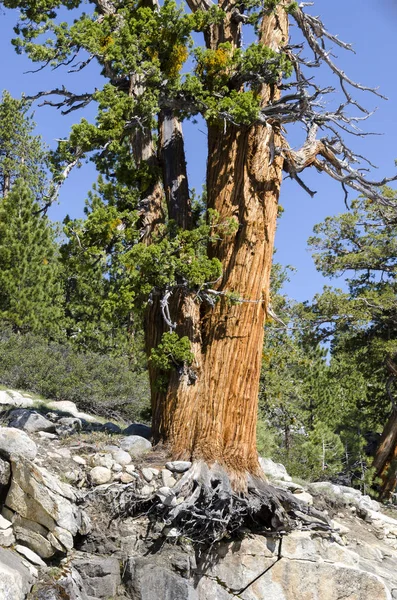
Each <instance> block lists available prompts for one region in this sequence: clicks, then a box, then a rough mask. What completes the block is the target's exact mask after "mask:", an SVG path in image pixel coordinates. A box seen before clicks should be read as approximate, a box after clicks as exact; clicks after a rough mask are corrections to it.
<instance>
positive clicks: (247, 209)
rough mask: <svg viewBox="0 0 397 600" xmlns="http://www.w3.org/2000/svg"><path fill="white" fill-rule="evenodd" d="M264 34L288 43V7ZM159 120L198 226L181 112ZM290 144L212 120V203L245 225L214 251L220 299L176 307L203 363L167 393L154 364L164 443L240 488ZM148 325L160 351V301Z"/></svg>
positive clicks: (172, 381)
mask: <svg viewBox="0 0 397 600" xmlns="http://www.w3.org/2000/svg"><path fill="white" fill-rule="evenodd" d="M229 25H230V21H229ZM239 38H240V32H239V29H238V28H237V27H236V26H235V24H232V25H230V29H229V30H227V31H224V32H223V34H222V35H220V34H219V32H216V35H213V36H208V39H209V41H208V42H207V43H208V44H209V45H211V47H213V48H214V45H215V47H216V44H217V43H218V40H221V41H222V40H224V39H228V40H232V41H234V43H235V44H236V45H238V43H239ZM214 40H215V41H214ZM261 41H262V43H264V44H266V45H268V46H271V47H272V48H273V49H276V48H279V47H280V46H281V45H282V44H284V43H287V41H288V18H287V15H286V12H285V11H284V10H283V9H282V8H281V7H279V8H278V9H277V10H276V11H275V12H272V13H271V14H269V15H268V16H265V17H264V19H263V23H262V34H261ZM260 94H261V98H262V104H263V105H266V104H267V103H268V102H269V101H273V100H276V99H277V98H278V97H279V95H278V90H277V88H276V87H273V86H267V85H266V86H263V89H262V90H261V91H260ZM170 119H171V120H170ZM159 127H160V135H159V143H160V156H161V157H162V160H163V178H164V188H165V194H166V198H167V204H168V213H169V217H170V218H173V219H174V220H176V221H177V222H178V224H179V225H180V226H181V227H184V228H186V227H187V228H188V227H189V223H188V212H189V211H188V210H184V209H181V206H183V205H184V204H185V206H186V202H188V198H187V197H186V196H187V195H188V191H187V179H186V173H185V163H184V159H183V154H182V155H181V152H183V147H181V144H182V143H183V138H182V134H181V129H180V126H179V124H178V126H177V125H176V123H175V122H174V132H173V134H172V137H173V144H170V143H169V141H168V143H167V139H168V140H169V136H170V131H171V129H172V115H169V114H168V115H161V117H160V119H159ZM280 145H281V138H280V134H279V131H278V129H277V127H276V126H274V127H272V126H270V125H267V126H263V125H255V126H251V127H237V126H234V125H232V124H226V123H225V124H223V123H221V124H210V125H209V126H208V165H207V194H208V208H209V209H213V210H215V211H217V213H218V214H219V217H220V222H221V223H223V222H224V223H229V222H230V221H234V222H235V223H236V226H237V228H236V230H235V231H234V232H233V233H229V234H228V233H225V234H224V237H223V238H222V239H221V240H219V241H218V242H216V243H214V244H212V245H211V246H210V248H209V254H210V256H211V257H217V258H218V259H219V260H220V261H221V263H222V266H223V274H222V278H221V280H220V281H218V282H217V283H216V284H215V285H214V296H215V297H216V298H217V299H218V301H217V302H216V304H215V306H209V305H201V307H200V306H199V304H198V303H197V301H196V300H195V298H194V297H188V298H186V297H183V296H182V295H179V294H178V293H177V292H174V298H173V302H172V305H171V304H170V311H171V317H172V320H175V321H176V323H177V328H176V331H177V333H178V334H179V335H188V336H189V338H190V340H191V344H192V350H193V353H194V356H195V359H194V362H193V364H192V365H191V367H190V368H186V369H184V370H183V371H181V372H177V371H176V370H175V371H173V372H172V373H171V375H170V378H169V382H168V387H167V390H164V391H159V389H158V385H157V382H156V376H158V373H156V372H155V371H154V370H153V368H151V383H152V408H153V430H154V436H155V440H156V441H163V442H165V443H167V444H168V446H169V449H170V452H171V455H172V456H173V457H174V458H179V459H190V460H196V461H198V460H203V461H205V462H206V463H207V464H214V463H218V464H220V465H221V466H223V467H225V468H226V470H227V472H228V473H229V476H230V477H231V479H232V481H233V482H234V487H235V489H240V490H244V488H245V487H246V481H247V474H259V472H260V471H259V466H258V458H257V450H256V420H257V398H258V385H259V377H260V369H261V355H262V345H263V330H264V323H265V318H266V307H267V303H268V300H269V283H270V270H271V265H272V255H273V247H274V236H275V230H276V219H277V204H278V197H279V191H280V184H281V179H282V166H283V159H282V158H281V157H276V158H274V152H273V150H274V147H275V146H280ZM171 147H172V153H169V152H168V158H167V149H168V150H169V149H170V148H171ZM181 156H182V158H181ZM167 160H170V161H172V164H169V163H167ZM172 194H174V197H172ZM184 196H185V197H184ZM229 295H233V296H234V297H235V298H238V300H237V301H235V302H233V301H231V300H230V299H229ZM146 322H147V336H146V339H147V343H148V350H150V348H152V347H153V346H155V345H156V343H158V342H159V339H160V337H161V334H162V332H163V331H164V330H165V329H166V328H165V325H164V320H163V319H162V317H161V314H160V310H159V306H158V304H156V303H153V304H152V305H151V307H150V308H149V313H148V318H147V321H146Z"/></svg>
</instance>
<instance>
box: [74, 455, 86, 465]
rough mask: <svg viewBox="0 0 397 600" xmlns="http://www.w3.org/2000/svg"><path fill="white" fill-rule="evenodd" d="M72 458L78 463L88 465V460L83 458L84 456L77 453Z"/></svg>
mask: <svg viewBox="0 0 397 600" xmlns="http://www.w3.org/2000/svg"><path fill="white" fill-rule="evenodd" d="M72 460H74V462H75V463H77V464H78V465H82V466H84V465H86V464H87V461H86V460H85V458H83V457H82V456H78V455H77V454H76V455H75V456H72Z"/></svg>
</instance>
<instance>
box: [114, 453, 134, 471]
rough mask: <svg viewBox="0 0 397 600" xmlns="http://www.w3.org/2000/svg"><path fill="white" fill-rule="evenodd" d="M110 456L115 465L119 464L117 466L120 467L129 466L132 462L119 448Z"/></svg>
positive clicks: (128, 455)
mask: <svg viewBox="0 0 397 600" xmlns="http://www.w3.org/2000/svg"><path fill="white" fill-rule="evenodd" d="M112 456H113V460H115V461H116V462H117V463H119V465H122V466H123V467H125V466H126V465H129V464H130V463H131V461H132V458H131V455H130V454H128V452H126V451H125V450H121V449H120V448H117V450H116V451H114V452H112Z"/></svg>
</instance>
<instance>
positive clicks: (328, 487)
mask: <svg viewBox="0 0 397 600" xmlns="http://www.w3.org/2000/svg"><path fill="white" fill-rule="evenodd" d="M309 488H310V489H313V490H314V491H316V492H320V493H324V494H326V493H329V494H335V495H337V496H338V495H339V494H340V493H341V488H340V486H339V485H335V484H333V483H331V482H330V481H316V482H315V483H311V484H310V486H309Z"/></svg>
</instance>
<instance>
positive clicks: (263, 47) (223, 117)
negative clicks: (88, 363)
mask: <svg viewBox="0 0 397 600" xmlns="http://www.w3.org/2000/svg"><path fill="white" fill-rule="evenodd" d="M3 4H4V6H6V7H9V8H18V9H19V10H20V17H21V20H20V23H19V25H18V26H17V29H16V31H17V36H18V37H17V39H16V40H15V41H14V44H15V46H16V48H17V51H18V52H26V53H27V54H28V55H29V56H30V58H31V59H32V60H33V61H35V62H37V63H39V65H41V66H45V65H49V66H52V67H59V66H61V65H69V69H70V70H80V71H81V70H82V69H84V68H85V66H87V65H88V64H90V63H95V62H96V63H97V64H99V66H100V69H101V74H102V76H103V77H104V78H105V79H106V81H105V83H104V85H102V82H98V85H99V86H100V87H98V89H94V90H87V91H86V92H84V93H73V91H71V89H70V88H69V82H66V81H65V86H64V87H62V88H56V89H52V90H45V91H43V92H42V93H40V94H38V96H40V97H44V98H45V100H44V101H45V102H46V103H47V104H52V105H54V106H57V107H58V108H61V109H62V110H63V111H64V112H69V113H70V112H71V111H75V110H77V109H79V108H83V107H84V106H87V105H88V104H90V103H96V104H97V107H98V112H97V117H96V121H95V122H93V123H91V122H88V121H87V120H85V119H84V118H83V119H82V120H81V121H80V123H78V124H76V125H75V126H74V127H73V128H72V131H71V134H70V136H69V138H68V139H67V140H64V141H62V142H61V143H60V146H59V149H58V166H59V183H60V182H61V181H62V178H63V177H64V176H65V175H67V173H68V172H69V171H70V169H71V168H72V167H73V165H75V164H77V163H78V162H79V161H80V160H81V159H82V158H83V157H85V156H88V155H90V156H91V158H92V160H94V161H95V163H96V165H97V167H98V169H99V171H100V172H101V173H102V174H103V175H104V177H105V178H107V180H108V181H109V183H112V182H113V181H117V185H118V186H124V188H125V193H123V201H122V209H121V213H123V212H124V211H125V210H126V208H127V209H128V211H129V213H131V212H135V216H136V218H135V222H134V223H132V222H131V219H130V217H128V218H127V219H126V221H125V223H122V224H120V225H122V226H124V225H125V227H126V228H129V227H131V226H133V227H134V230H135V232H136V235H135V236H134V235H130V237H129V240H127V241H126V244H125V246H124V250H123V252H124V257H123V263H124V268H125V271H126V272H128V274H129V282H130V286H131V291H132V294H133V296H134V297H133V299H132V303H133V304H134V306H135V307H137V308H138V309H141V310H142V312H144V318H145V337H146V348H147V352H148V355H149V357H150V358H151V360H150V378H151V388H152V411H153V432H154V439H155V441H156V442H164V443H166V444H167V446H168V448H169V451H170V454H171V455H172V456H173V458H184V459H190V460H192V461H193V466H192V469H191V471H190V472H189V473H188V475H187V476H186V477H185V478H183V480H182V483H181V484H179V486H178V487H177V488H176V489H175V493H176V494H179V493H180V494H181V497H182V496H183V498H185V500H184V501H183V502H182V503H181V504H178V505H177V506H176V507H171V508H170V509H169V513H170V514H169V515H168V517H169V519H170V521H173V522H175V523H177V524H178V526H180V527H181V528H182V529H183V530H184V531H185V532H188V533H189V534H190V535H193V536H194V534H195V532H197V530H198V529H199V530H200V535H202V536H204V538H206V539H208V538H209V537H211V535H212V534H213V533H214V531H215V532H216V531H218V533H219V532H221V533H222V532H223V531H225V530H227V529H233V528H236V527H237V526H238V525H239V524H241V523H242V522H249V520H250V518H252V517H254V519H257V520H258V521H262V522H265V523H267V525H269V526H271V527H276V526H277V524H280V523H284V524H285V523H286V521H288V518H287V516H286V512H285V511H288V510H290V509H291V511H292V508H291V507H292V504H288V502H286V501H285V498H284V500H283V499H282V497H281V496H280V494H279V493H278V492H275V491H272V490H271V488H269V487H267V486H266V485H265V484H264V483H263V480H262V479H261V470H260V467H259V464H258V458H257V451H256V445H255V432H256V414H257V396H258V382H259V376H260V367H261V349H262V342H263V325H264V322H265V317H266V313H267V310H268V301H269V277H270V269H271V262H272V255H273V241H274V234H275V228H276V219H277V203H278V197H279V192H280V186H281V182H282V176H283V172H286V173H287V174H288V175H289V176H290V177H292V178H293V179H294V180H295V181H296V182H297V183H298V184H299V185H302V186H303V187H304V188H305V189H306V190H307V191H308V192H309V193H310V194H313V192H312V191H311V190H309V189H308V187H307V186H306V184H305V183H304V181H303V180H302V177H301V174H302V172H303V171H304V170H305V169H307V168H309V167H311V166H313V167H315V168H316V169H317V170H319V171H320V172H323V173H326V174H328V175H329V176H331V177H332V178H334V179H336V180H337V181H339V182H341V184H342V185H343V186H344V187H345V188H346V189H347V188H348V187H350V188H353V189H354V190H356V191H358V192H360V193H364V194H365V195H366V196H367V197H369V198H371V199H373V200H374V201H376V202H380V203H383V204H390V203H391V201H390V200H389V199H388V198H387V197H384V196H383V195H382V192H381V191H378V186H379V184H383V183H385V181H382V182H371V181H369V179H367V178H366V177H365V175H363V171H361V170H360V165H359V164H357V163H360V162H361V163H362V162H363V159H362V158H360V157H359V156H357V155H356V154H355V153H354V152H353V151H352V150H351V149H349V147H348V145H347V144H346V142H345V141H344V134H347V133H353V134H354V133H357V128H358V125H359V123H360V121H361V120H363V119H366V118H367V117H368V116H369V113H368V111H367V110H366V109H365V108H363V107H362V106H361V104H359V103H358V102H357V101H356V100H355V99H354V97H353V92H354V91H355V90H357V89H358V90H368V91H369V88H366V87H364V86H361V85H358V84H357V83H355V82H354V81H352V80H351V79H349V77H348V76H347V75H345V74H344V73H343V71H342V70H341V69H340V68H339V67H338V66H337V65H336V64H335V62H334V60H333V58H332V56H333V55H332V54H331V52H330V51H329V46H328V45H329V44H332V45H335V46H339V47H342V48H345V49H347V50H349V49H350V46H349V45H348V44H345V43H344V42H342V41H340V40H339V38H337V37H336V36H334V35H332V34H330V33H329V32H328V31H327V30H326V29H325V27H324V25H323V24H322V22H321V20H320V19H319V18H318V17H313V16H312V15H311V14H309V13H308V12H307V11H306V10H305V6H304V5H301V6H298V4H297V3H295V2H290V1H289V0H265V1H264V2H257V1H256V0H252V1H250V2H248V3H244V4H241V3H236V2H220V3H219V4H218V5H214V4H213V3H212V2H210V1H208V0H187V5H188V7H189V9H190V12H186V11H185V7H184V4H183V3H182V4H181V5H179V6H178V5H177V4H175V3H174V2H172V1H171V0H167V1H166V2H164V4H161V5H159V4H158V3H157V1H156V0H147V1H144V2H142V3H140V2H131V1H130V0H125V1H124V0H120V1H117V2H116V1H113V0H92V1H89V2H88V3H87V4H85V12H81V10H77V9H81V6H80V5H81V2H80V0H67V1H65V2H62V1H60V0H37V1H36V2H34V3H32V2H27V1H26V0H3ZM61 7H66V8H67V9H69V10H70V11H71V13H72V16H74V17H75V19H74V20H73V21H72V19H71V20H70V22H60V21H59V18H58V13H59V10H60V8H61ZM74 11H75V12H74ZM290 21H293V22H294V24H295V25H297V27H298V29H299V31H300V33H301V34H302V36H303V40H304V42H305V44H306V49H305V50H303V49H302V47H301V46H296V45H293V44H291V43H290V40H289V23H290ZM245 25H251V26H253V27H254V30H255V33H256V41H254V42H253V43H252V44H250V45H249V46H248V47H247V48H243V46H242V32H243V28H244V26H245ZM194 32H197V33H200V34H201V39H202V40H203V45H202V46H198V45H195V44H194V41H193V40H194V39H197V37H195V38H193V36H192V34H193V33H194ZM188 59H189V61H188ZM323 64H325V65H326V66H328V67H329V69H330V71H331V73H332V74H333V75H334V76H335V78H336V80H337V81H338V83H339V84H340V87H341V94H342V96H341V101H340V105H339V106H338V107H337V108H335V109H331V108H328V107H326V106H325V107H324V104H323V101H322V99H323V98H324V97H326V95H327V94H328V93H331V92H332V91H333V90H332V88H331V87H327V88H321V86H318V85H316V83H315V81H314V80H313V78H312V75H313V68H315V67H320V66H321V65H323ZM184 65H185V66H184ZM189 69H190V70H189ZM372 92H373V93H375V94H378V92H376V90H372ZM196 115H201V116H202V117H203V118H204V119H205V121H206V123H207V129H208V158H207V175H206V188H207V198H206V206H205V218H204V219H202V220H201V221H200V222H198V223H197V222H196V221H195V218H194V215H193V213H192V203H191V198H190V193H189V186H188V179H187V172H186V160H185V151H184V142H183V132H182V123H183V120H184V119H186V118H194V117H195V116H196ZM294 122H300V123H302V124H303V126H304V127H305V128H306V132H307V137H306V140H305V142H304V144H303V146H302V148H301V149H300V150H293V149H292V148H291V147H290V145H289V144H288V141H287V139H286V135H285V125H287V124H288V123H294ZM364 163H365V160H364ZM189 489H190V490H191V492H192V494H193V495H192V496H191V495H190V493H189ZM218 503H219V504H218ZM282 503H284V505H285V509H283V508H282V506H281V504H282ZM193 505H194V507H195V510H196V511H199V512H200V511H201V513H202V514H203V515H204V516H205V517H206V518H205V520H204V521H202V520H201V519H195V520H194V519H193V521H192V520H191V519H190V514H191V510H192V506H193ZM264 507H267V508H264ZM288 507H289V508H288ZM291 514H292V513H291ZM211 517H215V518H211ZM198 521H200V526H199V527H198V529H195V527H197V523H198ZM194 523H195V524H194ZM203 523H205V524H206V526H205V528H204V530H203V529H202V524H203ZM183 524H185V527H183ZM189 524H191V528H189V527H190V525H189Z"/></svg>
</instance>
